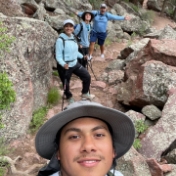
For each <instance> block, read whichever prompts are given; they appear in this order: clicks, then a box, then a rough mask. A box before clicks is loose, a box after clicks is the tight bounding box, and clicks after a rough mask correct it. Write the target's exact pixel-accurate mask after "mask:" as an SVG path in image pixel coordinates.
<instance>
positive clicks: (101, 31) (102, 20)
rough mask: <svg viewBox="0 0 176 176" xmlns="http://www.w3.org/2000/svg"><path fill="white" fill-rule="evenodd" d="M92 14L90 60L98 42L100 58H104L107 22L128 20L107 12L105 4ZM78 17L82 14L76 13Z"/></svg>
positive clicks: (127, 17) (128, 18)
mask: <svg viewBox="0 0 176 176" xmlns="http://www.w3.org/2000/svg"><path fill="white" fill-rule="evenodd" d="M91 12H92V13H93V14H94V19H93V29H92V31H91V34H90V47H89V58H88V60H91V59H92V54H93V50H94V46H95V42H96V41H97V40H98V45H100V50H101V57H102V58H104V42H105V39H106V37H107V32H106V30H107V23H108V21H109V20H130V17H129V16H118V15H113V14H111V13H108V12H107V6H106V4H101V6H100V10H99V11H97V10H93V11H91ZM76 14H77V15H78V16H81V15H82V14H83V12H76Z"/></svg>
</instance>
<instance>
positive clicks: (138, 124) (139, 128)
mask: <svg viewBox="0 0 176 176" xmlns="http://www.w3.org/2000/svg"><path fill="white" fill-rule="evenodd" d="M134 126H135V129H136V131H137V132H138V133H143V132H144V131H145V130H147V128H148V126H147V125H146V124H145V123H144V121H143V120H137V121H135V124H134Z"/></svg>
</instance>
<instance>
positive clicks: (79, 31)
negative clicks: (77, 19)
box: [77, 23, 83, 36]
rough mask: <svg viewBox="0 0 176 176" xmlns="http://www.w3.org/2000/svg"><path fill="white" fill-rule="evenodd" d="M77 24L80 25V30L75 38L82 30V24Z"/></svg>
mask: <svg viewBox="0 0 176 176" xmlns="http://www.w3.org/2000/svg"><path fill="white" fill-rule="evenodd" d="M79 24H80V30H79V32H78V34H77V36H79V35H80V34H81V32H82V30H83V24H82V23H79Z"/></svg>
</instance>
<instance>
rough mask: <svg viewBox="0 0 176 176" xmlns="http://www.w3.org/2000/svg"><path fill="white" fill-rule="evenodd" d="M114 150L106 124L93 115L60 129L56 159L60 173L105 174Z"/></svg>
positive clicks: (68, 174)
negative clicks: (59, 165) (58, 161)
mask: <svg viewBox="0 0 176 176" xmlns="http://www.w3.org/2000/svg"><path fill="white" fill-rule="evenodd" d="M114 157H115V152H114V149H113V144H112V138H111V134H110V132H109V129H108V127H107V125H106V124H105V123H104V122H103V121H101V120H98V119H94V118H79V119H76V120H74V121H72V122H70V123H68V124H67V125H66V126H65V127H64V128H63V130H62V132H61V138H60V146H59V151H58V160H60V163H61V171H62V175H63V176H105V175H106V174H107V172H108V171H109V169H110V168H111V166H112V162H113V158H114Z"/></svg>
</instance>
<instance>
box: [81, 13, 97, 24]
mask: <svg viewBox="0 0 176 176" xmlns="http://www.w3.org/2000/svg"><path fill="white" fill-rule="evenodd" d="M87 13H88V14H90V15H91V19H90V22H91V21H92V20H93V18H94V14H93V13H92V12H87V11H86V12H84V13H83V14H82V16H81V18H82V20H83V21H85V15H86V14H87Z"/></svg>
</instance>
